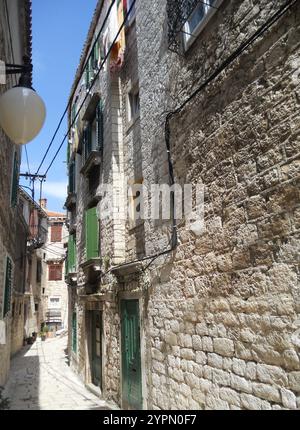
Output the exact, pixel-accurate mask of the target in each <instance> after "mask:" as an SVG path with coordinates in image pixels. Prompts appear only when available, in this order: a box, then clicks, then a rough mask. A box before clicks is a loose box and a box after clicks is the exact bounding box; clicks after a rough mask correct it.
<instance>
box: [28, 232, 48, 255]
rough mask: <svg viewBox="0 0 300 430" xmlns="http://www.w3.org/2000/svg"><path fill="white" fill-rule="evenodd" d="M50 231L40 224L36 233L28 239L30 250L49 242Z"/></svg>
mask: <svg viewBox="0 0 300 430" xmlns="http://www.w3.org/2000/svg"><path fill="white" fill-rule="evenodd" d="M47 235H48V231H47V229H45V228H44V227H41V226H39V227H38V228H37V231H35V235H31V236H30V237H29V239H28V241H27V249H28V251H33V250H35V249H39V248H41V247H42V246H43V245H45V243H46V242H47Z"/></svg>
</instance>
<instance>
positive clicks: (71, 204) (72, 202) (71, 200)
mask: <svg viewBox="0 0 300 430" xmlns="http://www.w3.org/2000/svg"><path fill="white" fill-rule="evenodd" d="M64 206H65V208H66V209H68V210H69V211H71V210H72V209H74V208H75V207H76V193H74V192H72V193H70V192H68V197H67V200H66V201H65V204H64Z"/></svg>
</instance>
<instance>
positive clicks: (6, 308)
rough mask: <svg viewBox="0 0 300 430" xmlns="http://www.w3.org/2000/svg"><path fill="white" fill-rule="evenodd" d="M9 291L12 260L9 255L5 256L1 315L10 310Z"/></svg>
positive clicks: (10, 289) (10, 287)
mask: <svg viewBox="0 0 300 430" xmlns="http://www.w3.org/2000/svg"><path fill="white" fill-rule="evenodd" d="M11 291H12V261H11V259H10V258H9V257H7V258H6V275H5V290H4V304H3V317H4V316H5V315H6V314H7V313H8V312H9V311H10V306H11Z"/></svg>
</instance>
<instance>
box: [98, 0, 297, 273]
mask: <svg viewBox="0 0 300 430" xmlns="http://www.w3.org/2000/svg"><path fill="white" fill-rule="evenodd" d="M297 1H298V0H290V1H288V2H287V3H285V5H283V6H282V7H281V8H280V9H279V10H278V11H277V12H276V13H275V14H274V15H272V16H271V17H270V18H269V19H268V20H267V21H266V22H265V23H264V24H263V25H262V26H261V27H260V28H259V29H258V30H257V31H256V32H255V33H254V34H253V35H252V36H250V37H249V38H248V39H247V40H246V41H245V42H243V43H242V44H241V45H240V46H239V48H238V49H236V50H235V51H234V52H233V53H232V54H231V55H230V56H229V57H228V58H227V59H226V60H225V61H224V62H223V63H222V64H221V65H220V66H219V67H218V68H217V69H216V70H215V71H214V72H213V73H212V74H211V75H210V76H209V77H208V78H207V79H206V81H205V82H203V83H202V84H201V85H200V86H199V87H198V88H197V89H196V90H195V91H194V92H193V93H192V94H191V95H190V96H189V97H188V98H187V99H186V100H185V101H184V102H183V103H182V104H181V105H180V106H179V107H178V108H176V109H175V110H173V111H171V112H169V113H168V114H167V116H166V121H165V143H166V147H167V154H168V164H169V176H170V182H171V185H173V184H174V170H173V163H172V158H171V150H170V148H171V145H170V137H171V132H170V120H171V118H172V117H173V116H174V115H176V114H178V113H180V112H181V111H182V110H183V109H184V107H185V106H186V105H187V104H188V103H189V102H190V101H191V100H192V99H193V98H194V97H195V96H196V95H197V94H199V93H200V92H201V91H202V90H204V89H205V88H206V87H207V86H208V84H209V83H210V82H212V81H213V80H214V79H215V78H217V76H219V75H220V74H221V73H222V72H223V71H224V70H225V69H226V68H227V67H228V66H229V65H230V64H231V63H232V62H233V61H234V60H235V59H236V58H238V57H239V56H240V55H241V54H242V53H243V52H244V51H245V50H246V49H247V48H248V47H249V46H250V45H251V44H252V43H254V42H255V41H256V40H257V39H258V38H259V37H260V36H262V35H263V34H264V33H265V32H266V31H267V30H268V29H269V28H270V27H271V26H272V25H273V24H275V23H276V22H277V21H278V20H279V19H280V18H281V17H282V16H283V15H284V14H285V13H287V12H288V10H289V9H290V8H291V7H292V6H294V4H296V2H297ZM172 196H173V199H174V193H172V194H171V197H172ZM173 199H172V204H174V200H173ZM172 207H173V214H174V206H172ZM173 221H174V225H173V233H172V238H173V241H172V246H171V247H170V248H169V249H166V250H165V251H162V252H161V253H158V254H154V255H150V256H148V257H144V258H142V259H140V260H135V261H132V262H129V263H123V264H120V265H118V266H115V267H114V268H112V269H110V270H109V271H108V272H111V271H112V270H116V269H118V268H121V267H124V266H127V265H128V264H135V263H138V262H141V261H146V260H152V261H151V262H150V264H148V266H147V267H146V269H147V268H148V267H149V266H150V265H151V264H152V263H153V261H154V260H156V259H157V258H158V257H160V256H162V255H165V254H168V253H171V252H172V251H174V249H175V248H176V246H177V244H178V237H177V226H176V220H175V219H174V218H173ZM146 269H144V270H146ZM106 273H107V272H105V273H104V274H106Z"/></svg>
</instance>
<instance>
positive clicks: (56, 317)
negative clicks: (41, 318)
mask: <svg viewBox="0 0 300 430" xmlns="http://www.w3.org/2000/svg"><path fill="white" fill-rule="evenodd" d="M46 323H61V311H59V310H49V311H48V312H46Z"/></svg>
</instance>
